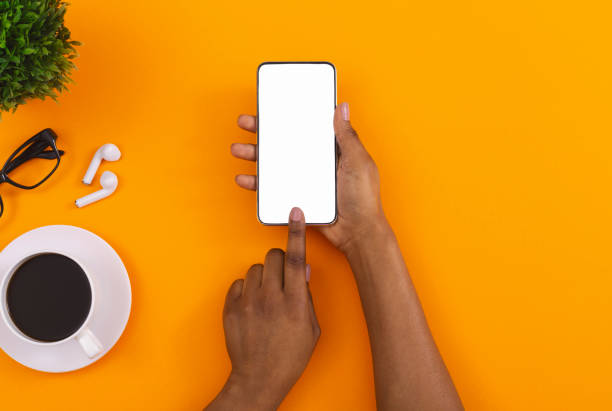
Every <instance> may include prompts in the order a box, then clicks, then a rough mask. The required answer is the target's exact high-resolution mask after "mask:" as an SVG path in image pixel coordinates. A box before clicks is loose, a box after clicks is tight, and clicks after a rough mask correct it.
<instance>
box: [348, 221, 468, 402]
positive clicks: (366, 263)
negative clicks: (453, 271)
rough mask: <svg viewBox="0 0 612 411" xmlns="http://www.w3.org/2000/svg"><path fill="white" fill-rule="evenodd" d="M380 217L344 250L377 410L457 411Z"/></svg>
mask: <svg viewBox="0 0 612 411" xmlns="http://www.w3.org/2000/svg"><path fill="white" fill-rule="evenodd" d="M380 221H381V222H380V223H379V224H376V225H375V228H373V229H372V230H371V231H370V232H368V235H364V236H362V238H361V239H358V240H356V241H355V242H354V243H353V244H351V245H350V246H349V247H348V248H347V250H345V254H346V256H347V259H348V261H349V263H350V265H351V268H352V270H353V273H354V275H355V280H356V282H357V287H358V289H359V294H360V296H361V301H362V305H363V311H364V315H365V319H366V322H367V325H368V332H369V335H370V344H371V348H372V357H373V361H374V377H375V382H376V398H377V403H378V406H379V409H380V410H392V409H402V410H406V409H414V410H427V409H436V410H441V409H462V406H461V402H460V400H459V397H458V395H457V393H456V391H455V388H454V386H453V383H452V381H451V379H450V376H449V374H448V372H447V370H446V367H445V365H444V362H443V361H442V358H441V357H440V354H439V352H438V349H437V347H436V345H435V342H434V340H433V338H432V336H431V333H430V331H429V327H428V325H427V322H426V320H425V316H424V314H423V310H422V308H421V304H420V302H419V299H418V296H417V294H416V291H415V289H414V286H413V284H412V281H411V279H410V276H409V274H408V270H407V269H406V265H405V263H404V260H403V257H402V255H401V251H400V249H399V246H398V244H397V240H396V238H395V235H394V234H393V231H392V230H391V228H390V226H389V225H388V224H387V222H386V220H384V219H381V220H380Z"/></svg>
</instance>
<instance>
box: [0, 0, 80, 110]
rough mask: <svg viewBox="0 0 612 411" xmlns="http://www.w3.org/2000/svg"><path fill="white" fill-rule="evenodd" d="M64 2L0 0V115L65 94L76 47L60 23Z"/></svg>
mask: <svg viewBox="0 0 612 411" xmlns="http://www.w3.org/2000/svg"><path fill="white" fill-rule="evenodd" d="M67 9H68V3H66V2H65V1H64V0H0V112H2V111H14V110H15V109H17V107H18V106H20V105H22V104H24V103H25V102H26V101H27V100H29V99H32V98H39V99H45V98H46V97H50V98H52V99H56V98H57V97H58V95H59V93H61V92H63V91H64V90H67V87H66V85H67V84H68V83H71V82H72V79H71V77H70V76H71V74H72V71H73V70H75V68H76V67H75V65H74V64H73V63H72V61H71V60H72V59H74V58H76V57H77V56H78V53H77V52H76V50H75V47H78V46H81V43H80V42H78V41H76V40H73V39H71V38H70V37H71V33H70V30H69V29H68V28H67V27H66V26H65V24H64V15H65V14H66V11H67Z"/></svg>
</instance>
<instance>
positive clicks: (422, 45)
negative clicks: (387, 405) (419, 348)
mask: <svg viewBox="0 0 612 411" xmlns="http://www.w3.org/2000/svg"><path fill="white" fill-rule="evenodd" d="M72 3H73V4H72V5H71V6H70V7H69V10H68V16H67V24H68V26H69V28H70V29H71V30H72V32H73V37H74V39H77V40H80V41H82V42H83V43H84V45H83V46H82V47H81V48H80V49H79V50H80V54H81V56H80V57H79V58H78V60H77V61H76V63H77V65H78V67H79V71H78V72H76V73H75V75H74V80H75V81H76V84H75V85H73V86H72V87H71V92H70V93H67V94H64V95H62V96H61V98H60V103H59V105H58V104H55V103H54V102H52V101H45V102H40V101H31V102H29V103H28V104H27V105H25V106H23V107H20V108H19V110H18V111H17V113H16V114H13V115H11V114H5V115H4V116H3V119H2V121H1V122H0V153H2V156H8V155H9V154H10V152H11V151H12V150H13V148H14V147H16V146H17V145H18V144H20V143H21V142H22V141H23V140H25V139H26V138H27V137H30V136H31V135H32V134H33V133H35V132H37V131H39V130H40V129H42V128H44V127H52V128H53V129H55V130H56V131H57V132H58V134H59V136H60V137H59V145H60V146H61V148H64V149H65V150H66V152H67V154H66V156H65V157H64V158H63V160H62V163H61V166H60V169H59V171H58V172H57V174H56V175H54V176H53V178H52V179H51V180H50V181H48V182H47V183H46V184H44V185H43V186H42V187H40V188H39V189H36V190H34V191H32V192H22V191H21V190H16V189H13V188H11V187H8V186H7V185H6V184H4V185H2V186H1V187H0V193H1V194H2V198H3V199H4V201H5V205H6V214H5V216H4V217H2V218H1V219H0V227H1V228H0V243H1V244H0V246H1V247H4V246H5V245H6V244H8V243H9V242H10V241H11V240H12V239H14V238H15V237H17V236H18V235H20V234H22V233H23V232H25V231H27V230H30V229H32V228H35V227H39V226H42V225H47V224H72V225H76V226H80V227H83V228H86V229H88V230H91V231H93V232H94V233H96V234H98V235H100V236H102V237H103V238H104V239H105V240H106V241H108V242H109V243H110V244H111V245H112V246H113V247H114V248H115V249H116V250H117V252H118V253H119V254H120V255H121V257H122V258H123V260H124V261H125V263H126V266H127V269H128V271H129V274H130V279H131V281H132V286H133V309H132V314H131V318H130V321H129V323H128V326H127V329H126V330H125V333H124V335H123V337H122V338H121V339H120V340H119V342H118V343H117V345H116V346H115V347H114V348H113V349H112V350H111V351H110V352H109V353H108V355H107V356H106V357H104V358H103V359H101V360H100V361H99V362H97V363H96V364H94V365H92V366H90V367H88V368H85V369H82V370H80V371H76V372H72V373H67V374H61V375H51V374H44V373H40V372H36V371H32V370H30V369H27V368H25V367H23V366H21V365H19V364H18V363H16V362H15V361H13V360H12V359H10V358H9V357H8V356H6V355H5V354H4V353H0V376H1V377H0V408H1V409H3V410H62V411H66V410H84V409H87V410H198V409H201V408H202V407H203V406H204V405H205V404H206V403H207V401H209V400H210V399H212V398H213V397H214V395H215V394H216V393H217V391H218V390H219V388H220V387H221V386H222V384H223V382H224V380H225V377H226V375H227V373H228V371H229V361H228V359H227V356H226V351H225V346H224V339H223V329H222V324H221V311H222V305H223V300H224V296H225V292H226V290H227V288H228V287H229V285H230V283H231V281H232V280H233V279H234V278H236V277H237V276H241V275H243V273H244V272H245V271H246V270H247V268H248V267H249V265H250V264H252V263H255V262H260V261H262V259H263V256H264V253H265V252H266V251H267V249H269V248H271V247H279V246H283V245H284V242H285V230H284V229H282V228H269V227H263V226H261V225H260V224H259V223H258V222H257V219H256V217H255V196H254V194H253V193H251V192H246V191H242V190H240V189H239V188H237V187H236V186H235V185H234V182H233V176H234V174H235V173H238V172H253V171H254V170H255V168H254V166H253V165H251V164H243V163H242V162H240V161H238V160H235V159H233V158H232V157H231V156H230V152H229V146H230V143H231V142H234V141H243V142H254V141H255V136H254V135H250V134H248V133H246V132H244V131H241V130H239V129H238V128H237V127H236V125H235V122H236V117H237V115H238V114H239V113H242V112H246V113H254V112H255V108H256V101H255V74H256V68H257V65H258V64H259V63H260V62H262V61H266V60H329V61H332V62H333V63H335V65H336V67H337V70H338V99H339V101H349V102H350V104H351V116H352V120H353V123H354V125H355V127H356V129H357V130H358V131H359V132H360V134H361V137H362V139H363V141H364V143H365V144H366V146H367V148H368V149H369V150H370V152H371V153H372V155H373V157H374V158H375V159H376V161H377V163H378V165H379V168H380V171H381V176H382V192H383V193H382V194H383V201H384V205H385V209H386V212H387V215H388V217H389V219H390V220H391V222H392V225H393V227H394V228H395V230H396V233H397V235H398V237H399V239H400V242H401V246H402V249H403V251H404V255H405V258H406V262H407V263H408V265H409V268H410V269H411V272H412V276H413V279H414V282H415V284H416V287H417V289H418V292H419V295H420V297H421V299H422V302H423V305H424V308H425V311H426V313H427V318H428V320H429V322H430V325H431V328H432V331H433V334H434V336H435V338H436V341H437V343H438V345H439V347H440V350H441V352H442V355H443V357H444V359H445V361H446V364H447V365H448V368H449V369H450V372H451V374H452V376H453V378H454V381H455V383H456V385H457V388H458V390H459V393H460V395H461V397H462V399H463V401H464V403H465V405H466V408H467V409H469V410H604V409H607V410H609V409H612V377H611V374H610V370H611V369H612V354H611V348H612V252H611V250H612V241H611V238H612V234H611V233H612V122H611V113H612V97H611V96H612V81H611V76H610V73H612V60H611V57H610V44H611V41H612V35H611V34H612V30H611V29H610V16H611V13H612V10H611V8H610V5H609V4H610V3H609V2H606V1H591V0H585V1H581V2H573V1H552V0H544V1H539V2H534V1H527V0H519V1H515V2H510V3H507V2H489V1H470V2H454V1H433V2H413V1H410V2H406V1H401V2H399V1H398V2H394V3H388V2H385V1H378V2H371V3H368V4H366V2H355V1H334V2H329V1H319V0H315V1H309V2H287V1H283V2H281V1H278V2H269V1H257V2H242V3H240V2H231V1H217V2H209V1H203V2H200V1H187V0H180V1H170V2H168V1H165V2H161V1H157V2H155V1H149V2H140V1H139V2H137V1H118V0H107V1H91V0H89V1H84V0H75V1H73V2H72ZM106 142H113V143H116V144H117V145H118V146H119V147H120V148H121V150H122V152H123V158H122V159H121V161H120V162H117V163H105V164H103V166H102V170H112V171H114V172H115V173H116V174H117V175H118V177H119V188H118V190H117V192H116V193H115V194H114V195H113V196H112V197H111V198H109V199H106V200H104V201H103V202H100V203H97V204H95V205H91V206H88V207H86V208H84V209H77V208H76V207H75V206H74V200H75V199H76V198H78V197H80V196H82V195H84V194H86V193H88V192H90V191H91V190H92V188H88V187H86V186H84V185H83V184H82V183H81V182H80V180H81V178H82V175H83V174H84V172H85V169H86V167H87V165H88V163H89V161H90V159H91V156H92V154H93V153H94V151H95V150H96V148H97V147H99V146H100V145H101V144H103V143H106ZM98 175H99V174H98ZM98 178H99V177H96V180H98ZM96 184H97V183H96ZM95 187H96V186H94V189H95ZM308 256H309V257H308V258H309V262H310V263H311V264H312V285H311V286H312V292H313V296H314V302H315V306H316V311H317V314H318V316H319V321H320V323H321V329H322V335H321V339H320V342H319V344H318V346H317V348H316V351H315V353H314V356H313V358H312V361H311V362H310V365H309V366H308V368H307V370H306V372H305V374H304V376H303V378H302V379H301V380H300V381H299V382H298V384H297V385H296V386H295V387H294V389H293V390H292V391H291V393H290V394H289V396H288V398H287V399H286V401H285V402H284V404H283V405H282V407H281V409H283V410H372V409H374V407H375V399H374V386H373V377H372V367H371V364H370V353H369V346H368V341H367V333H366V328H365V324H364V320H363V317H362V313H361V307H360V302H359V297H358V294H357V291H356V288H355V285H354V283H353V279H352V277H351V273H350V271H349V268H348V266H347V264H346V262H345V261H344V259H343V257H342V256H341V255H340V253H338V252H337V251H335V250H334V249H333V248H332V247H331V246H330V245H329V244H328V243H327V242H326V241H325V240H324V239H323V238H322V237H321V236H320V235H319V234H318V233H317V232H315V231H314V230H312V231H310V232H309V234H308Z"/></svg>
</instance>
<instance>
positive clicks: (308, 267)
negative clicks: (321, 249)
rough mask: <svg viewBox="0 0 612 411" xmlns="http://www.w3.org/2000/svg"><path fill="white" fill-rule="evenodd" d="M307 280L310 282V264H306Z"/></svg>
mask: <svg viewBox="0 0 612 411" xmlns="http://www.w3.org/2000/svg"><path fill="white" fill-rule="evenodd" d="M306 282H307V283H308V282H310V264H306Z"/></svg>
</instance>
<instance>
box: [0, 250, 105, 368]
mask: <svg viewBox="0 0 612 411" xmlns="http://www.w3.org/2000/svg"><path fill="white" fill-rule="evenodd" d="M49 253H51V254H60V255H64V256H65V257H68V258H70V259H71V260H73V261H74V262H76V263H77V264H78V265H79V266H80V267H81V269H82V270H83V272H84V273H85V276H86V277H87V281H88V282H89V287H90V289H91V304H90V306H89V312H88V313H87V317H86V319H85V321H83V323H82V324H81V326H80V327H79V329H78V330H77V331H76V332H74V333H73V334H71V335H70V336H68V337H66V338H64V339H62V340H58V341H52V342H46V341H39V340H36V339H34V338H31V337H30V336H28V335H26V334H24V333H23V332H22V331H21V330H20V329H19V328H18V327H17V326H16V325H15V323H13V320H12V319H11V315H10V313H9V306H8V302H7V290H8V286H9V283H10V280H11V278H12V277H13V275H14V274H15V273H16V272H17V270H18V269H19V267H21V265H22V264H24V263H25V262H26V261H28V260H30V259H31V258H34V257H36V256H38V255H41V254H49ZM95 290H96V287H95V286H94V281H93V279H92V277H91V275H90V274H89V273H88V270H87V267H86V266H85V265H84V264H83V263H82V262H80V261H79V260H78V259H77V258H75V257H74V256H72V255H67V254H66V253H58V252H57V251H51V250H49V251H43V250H41V251H39V252H37V253H35V254H31V255H28V256H27V257H25V258H22V259H21V260H19V261H18V262H16V263H15V264H13V265H12V267H11V268H10V269H9V274H8V275H6V276H5V277H4V280H3V282H2V284H1V285H0V291H1V294H0V295H1V304H0V314H1V316H2V320H3V321H4V322H5V323H6V325H7V326H8V328H9V329H10V330H11V332H12V333H13V334H14V335H15V336H17V337H18V338H19V339H21V340H23V341H25V342H26V343H28V344H31V345H33V346H45V347H49V346H53V345H59V344H62V343H65V342H66V341H68V340H71V339H74V340H76V341H77V342H78V343H79V345H80V346H81V348H82V349H83V351H84V352H85V354H86V355H87V356H88V357H89V358H94V357H96V356H98V355H99V354H100V353H101V352H102V351H103V350H104V348H103V346H102V344H101V343H100V340H99V339H98V338H97V337H96V336H95V334H94V333H93V332H92V331H91V330H90V329H89V327H88V325H89V323H90V322H91V316H92V313H93V311H94V306H95V304H96V292H95Z"/></svg>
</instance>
